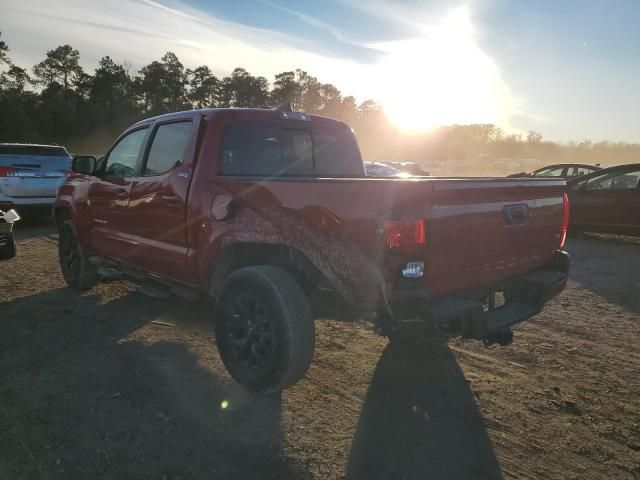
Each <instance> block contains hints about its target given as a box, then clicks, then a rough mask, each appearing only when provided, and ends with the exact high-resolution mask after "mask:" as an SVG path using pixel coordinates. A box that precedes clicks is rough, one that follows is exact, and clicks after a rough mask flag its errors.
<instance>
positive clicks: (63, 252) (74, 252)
mask: <svg viewBox="0 0 640 480" xmlns="http://www.w3.org/2000/svg"><path fill="white" fill-rule="evenodd" d="M58 258H59V260H60V269H61V270H62V276H63V277H64V280H65V282H67V285H69V286H70V287H72V288H76V289H78V290H88V289H90V288H91V287H93V286H95V285H96V284H97V283H98V280H99V277H98V273H97V272H96V269H95V267H94V266H93V265H91V264H90V263H89V257H88V256H87V253H86V251H85V250H84V249H83V248H82V245H80V243H79V242H78V237H77V235H76V228H75V226H74V225H73V222H72V221H71V220H65V221H64V222H62V223H61V224H60V230H59V238H58Z"/></svg>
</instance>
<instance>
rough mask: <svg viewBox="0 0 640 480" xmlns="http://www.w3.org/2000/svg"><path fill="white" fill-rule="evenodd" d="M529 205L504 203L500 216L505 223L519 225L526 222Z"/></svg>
mask: <svg viewBox="0 0 640 480" xmlns="http://www.w3.org/2000/svg"><path fill="white" fill-rule="evenodd" d="M528 216H529V207H528V206H527V204H525V203H520V204H518V205H505V206H504V208H503V209H502V217H503V219H504V224H505V225H520V224H522V223H527V217H528Z"/></svg>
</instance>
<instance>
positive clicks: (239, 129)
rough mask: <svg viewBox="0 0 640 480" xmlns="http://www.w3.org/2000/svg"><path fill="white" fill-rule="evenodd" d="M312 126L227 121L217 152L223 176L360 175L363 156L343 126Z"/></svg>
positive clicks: (335, 124) (270, 122) (336, 124)
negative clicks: (229, 123)
mask: <svg viewBox="0 0 640 480" xmlns="http://www.w3.org/2000/svg"><path fill="white" fill-rule="evenodd" d="M331 123H332V124H334V125H331V126H326V125H325V126H323V127H322V128H315V126H312V125H311V124H306V123H305V124H304V125H302V126H299V127H298V126H297V125H291V126H290V125H288V124H286V123H284V122H283V123H274V122H272V121H247V122H237V123H233V124H231V125H230V126H229V127H228V128H227V130H226V131H225V135H224V139H223V142H222V148H221V152H220V173H221V174H222V175H247V176H252V175H255V176H326V177H333V176H342V177H346V176H362V175H363V167H362V158H361V156H360V151H359V149H358V145H357V143H356V141H355V138H354V136H353V134H352V133H351V131H350V130H349V129H348V127H346V126H344V125H342V124H339V123H335V122H331Z"/></svg>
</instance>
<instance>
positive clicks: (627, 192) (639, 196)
mask: <svg viewBox="0 0 640 480" xmlns="http://www.w3.org/2000/svg"><path fill="white" fill-rule="evenodd" d="M568 190H569V198H570V205H571V218H570V228H571V229H572V230H573V231H583V230H594V231H602V232H613V233H632V234H640V163H632V164H629V165H619V166H616V167H611V168H605V169H602V170H600V171H598V172H595V173H592V174H591V175H587V176H585V177H581V178H576V179H574V180H572V181H570V182H568Z"/></svg>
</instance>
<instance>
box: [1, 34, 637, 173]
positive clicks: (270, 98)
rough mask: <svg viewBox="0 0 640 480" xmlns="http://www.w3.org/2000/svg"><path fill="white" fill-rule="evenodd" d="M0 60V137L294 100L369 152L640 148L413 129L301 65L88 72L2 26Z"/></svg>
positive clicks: (421, 157)
mask: <svg viewBox="0 0 640 480" xmlns="http://www.w3.org/2000/svg"><path fill="white" fill-rule="evenodd" d="M0 35H1V34H0ZM0 69H1V72H2V73H0V142H26V143H57V144H60V145H66V146H67V147H68V149H69V150H70V151H72V152H88V153H101V152H103V151H104V150H105V149H106V148H107V147H108V146H109V144H110V143H111V142H112V141H113V139H114V137H115V136H116V135H118V134H119V133H120V132H121V131H122V130H124V129H125V128H126V127H127V126H129V125H130V124H132V123H134V122H136V121H138V120H140V119H143V118H146V117H149V116H153V115H158V114H162V113H168V112H174V111H180V110H186V109H192V108H207V107H228V106H233V107H257V108H270V107H275V106H277V105H280V104H283V103H286V102H291V103H292V106H293V108H294V109H296V110H301V111H305V112H307V113H316V114H320V115H325V116H329V117H333V118H338V119H340V120H343V121H345V122H347V123H348V124H349V125H351V126H352V127H353V128H354V131H355V132H356V135H357V136H358V139H359V141H360V144H361V148H362V150H363V154H364V156H365V158H366V159H368V160H380V161H385V160H389V161H415V162H418V163H427V164H428V163H429V162H433V161H451V162H453V163H455V162H456V161H458V163H459V162H467V163H469V162H471V163H474V164H475V165H476V166H480V167H482V166H488V165H490V164H491V163H492V162H495V161H496V160H497V159H500V158H511V159H527V158H535V159H538V160H539V161H540V162H541V163H545V162H547V163H550V162H555V161H557V162H560V161H573V162H585V163H604V164H614V163H628V162H632V161H638V159H639V158H640V155H639V154H640V145H638V144H627V143H611V142H600V143H595V144H594V143H591V142H589V141H583V142H579V143H576V142H569V143H567V144H559V143H555V142H550V141H544V140H543V138H542V135H540V134H539V133H537V132H533V131H532V132H529V133H528V134H527V135H520V134H507V133H505V132H504V131H503V130H502V129H500V128H499V127H497V126H495V125H453V126H445V127H441V128H438V129H434V130H431V131H429V132H424V133H421V134H415V135H407V134H404V133H403V132H400V131H399V130H398V129H396V128H395V127H394V126H393V125H391V124H390V123H389V122H388V121H387V119H386V117H385V115H384V112H383V109H382V107H381V106H380V105H378V104H377V103H376V102H374V101H372V100H367V101H364V102H361V103H358V102H357V101H356V99H355V98H354V97H353V96H345V95H343V94H342V92H340V90H339V89H338V88H337V87H336V86H334V85H332V84H330V83H323V82H321V81H319V80H318V79H317V78H316V77H314V76H312V75H310V74H309V73H307V72H305V71H302V70H300V69H297V70H292V71H287V72H282V73H279V74H277V75H275V77H274V78H273V81H272V82H269V80H268V79H267V78H265V77H263V76H255V75H253V74H251V73H250V72H249V71H248V70H246V69H245V68H240V67H238V68H236V69H234V70H233V72H231V74H230V75H228V76H225V77H221V78H220V77H218V76H216V75H215V74H214V73H213V72H212V70H211V68H210V67H209V66H207V65H201V66H198V67H195V68H192V69H191V68H185V66H184V65H183V64H182V63H181V62H180V60H179V59H178V57H177V56H176V55H175V54H174V53H172V52H167V53H166V54H164V55H163V56H162V58H161V59H159V60H154V61H152V62H151V63H149V64H148V65H145V66H143V67H142V68H141V69H139V70H138V71H135V72H134V71H132V68H131V65H129V64H127V63H126V62H125V63H117V62H115V61H114V60H113V59H112V58H111V57H109V56H105V57H102V58H101V59H100V61H99V62H98V66H97V68H96V69H95V70H94V71H93V73H88V72H86V71H85V70H84V69H83V68H82V66H81V65H80V53H79V51H78V50H77V49H75V48H73V47H72V46H70V45H61V46H58V47H56V48H54V49H52V50H49V51H48V52H47V53H46V55H45V58H44V59H43V60H42V61H41V62H39V63H37V64H36V65H34V66H33V67H32V68H31V69H27V68H24V67H21V66H18V65H15V64H14V63H13V62H12V61H11V58H10V49H9V46H8V45H7V44H6V43H5V42H4V41H2V39H1V36H0ZM399 80H400V79H399ZM398 88H401V85H399V86H398Z"/></svg>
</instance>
